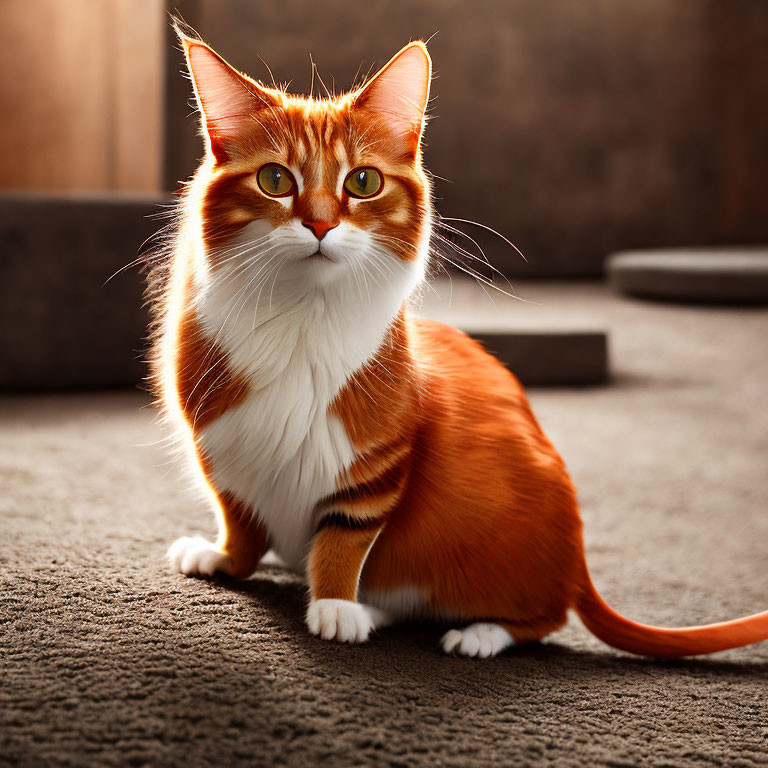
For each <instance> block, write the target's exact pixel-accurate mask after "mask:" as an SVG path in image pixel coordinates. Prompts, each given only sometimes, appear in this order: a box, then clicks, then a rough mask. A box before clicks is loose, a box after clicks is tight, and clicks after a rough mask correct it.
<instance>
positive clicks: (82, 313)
mask: <svg viewBox="0 0 768 768" xmlns="http://www.w3.org/2000/svg"><path fill="white" fill-rule="evenodd" d="M166 202H168V200H167V198H154V197H151V198H150V197H147V198H136V197H124V196H120V195H104V196H94V197H88V196H67V197H62V196H56V197H51V196H38V195H22V194H15V195H9V194H6V195H2V196H0V389H5V390H14V389H15V390H22V389H23V390H66V389H82V388H103V387H118V386H131V385H135V384H137V383H138V382H140V381H141V380H142V378H143V377H144V376H145V375H146V366H145V365H144V363H143V362H142V361H141V352H140V351H141V349H142V348H143V346H144V342H143V339H144V336H145V332H146V326H147V321H148V316H147V313H146V311H145V310H144V309H143V308H142V292H143V287H144V285H143V277H142V275H141V274H140V273H139V272H138V271H137V269H135V268H134V269H127V270H125V271H123V272H121V273H120V274H118V275H117V276H116V277H115V278H114V279H112V280H110V281H109V282H107V283H106V285H105V281H107V280H108V278H109V277H110V276H111V275H113V274H114V273H115V272H117V271H118V270H120V269H121V268H122V267H124V266H125V265H127V264H130V263H131V262H132V261H133V260H134V259H135V258H136V254H137V251H138V250H139V247H140V246H141V244H142V243H143V242H144V241H145V240H146V239H147V238H148V237H150V236H151V235H152V234H153V233H154V232H155V231H156V230H157V229H158V228H159V227H160V226H161V224H162V223H163V222H162V221H158V220H157V218H155V216H156V214H157V213H158V211H159V210H161V209H160V208H159V205H160V204H163V203H166ZM541 309H542V308H541V307H538V306H537V305H535V304H532V303H526V302H516V301H513V300H511V299H507V297H504V296H503V295H501V294H499V295H498V297H497V298H496V299H493V300H490V299H489V297H488V296H486V294H485V293H483V290H482V287H481V286H479V285H477V284H476V283H474V282H473V281H471V280H469V279H467V278H461V277H455V278H453V279H452V284H448V283H446V282H445V281H444V280H437V281H435V282H434V284H433V285H432V287H430V288H429V289H426V291H425V297H424V301H423V302H422V311H423V312H424V313H425V314H428V315H430V316H433V317H436V318H437V319H442V320H444V321H446V322H448V323H450V324H452V325H456V326H458V327H460V328H462V329H463V330H465V331H467V332H468V333H470V335H472V336H474V337H475V338H477V339H479V340H480V341H482V342H483V343H484V344H485V345H486V346H487V347H488V349H489V350H491V351H492V352H494V353H495V354H497V355H498V356H499V358H500V359H501V360H502V361H503V362H504V363H505V364H507V365H508V366H509V367H510V368H511V369H512V371H513V372H514V373H515V374H517V376H518V377H519V378H520V379H521V380H522V381H523V382H524V383H526V384H532V385H539V384H547V385H553V384H554V385H557V384H562V385H570V384H592V383H599V382H602V381H604V380H605V379H606V378H607V370H608V365H607V351H606V336H605V333H603V332H602V331H601V330H600V329H598V328H593V327H590V326H589V325H588V324H585V323H584V322H573V321H568V322H566V321H564V320H563V319H562V318H561V317H560V314H559V312H558V307H557V306H555V307H551V308H549V310H548V311H546V312H544V313H542V312H541V311H538V312H537V311H536V310H541Z"/></svg>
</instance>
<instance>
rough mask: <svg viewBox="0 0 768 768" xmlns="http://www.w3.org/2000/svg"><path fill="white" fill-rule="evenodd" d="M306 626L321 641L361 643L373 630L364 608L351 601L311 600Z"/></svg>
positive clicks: (369, 615)
mask: <svg viewBox="0 0 768 768" xmlns="http://www.w3.org/2000/svg"><path fill="white" fill-rule="evenodd" d="M307 626H308V627H309V631H310V632H311V633H312V634H313V635H320V637H322V638H323V640H338V641H339V642H342V643H363V642H365V641H366V640H367V639H368V635H369V634H370V633H371V630H372V629H373V620H372V618H371V614H370V613H369V612H368V609H367V608H366V606H364V605H361V604H360V603H353V602H352V601H351V600H312V602H311V603H310V604H309V608H308V609H307Z"/></svg>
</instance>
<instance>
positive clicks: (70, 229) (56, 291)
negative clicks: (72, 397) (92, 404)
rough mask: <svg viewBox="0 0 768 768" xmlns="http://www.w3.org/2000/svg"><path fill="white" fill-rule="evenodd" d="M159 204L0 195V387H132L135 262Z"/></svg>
mask: <svg viewBox="0 0 768 768" xmlns="http://www.w3.org/2000/svg"><path fill="white" fill-rule="evenodd" d="M166 200H167V199H166V198H154V197H153V198H149V197H146V198H136V197H124V196H121V195H111V194H110V195H98V196H90V197H85V196H72V197H70V196H68V197H59V196H57V197H50V196H45V197H42V196H37V195H21V194H14V195H2V196H0V388H3V389H41V390H46V389H47V390H53V389H75V388H98V387H111V386H124V385H127V384H135V383H137V382H138V381H140V380H141V378H142V377H143V376H144V374H145V372H146V367H145V366H144V364H143V363H142V362H141V360H140V357H141V355H140V350H141V349H142V346H143V337H144V334H145V332H146V326H147V314H146V312H145V311H144V310H143V309H142V293H143V289H144V280H143V276H142V275H141V274H140V273H139V271H138V270H137V269H136V268H133V269H128V270H126V271H124V272H122V273H121V274H119V275H117V276H116V277H115V278H114V279H112V280H111V281H109V282H108V283H107V284H106V285H105V284H104V283H105V281H107V280H108V278H109V277H110V275H112V274H114V273H115V272H116V271H117V270H119V269H120V268H121V267H123V266H125V265H126V264H129V263H130V262H132V261H133V260H134V259H136V256H137V252H138V250H139V248H140V246H141V244H142V243H143V242H144V241H145V240H146V239H147V238H148V237H149V236H151V235H152V233H153V232H155V231H156V230H157V229H158V228H159V226H160V223H159V222H158V221H157V220H155V219H154V218H150V217H151V216H152V215H153V214H156V213H157V212H158V211H159V208H158V204H159V203H162V202H166Z"/></svg>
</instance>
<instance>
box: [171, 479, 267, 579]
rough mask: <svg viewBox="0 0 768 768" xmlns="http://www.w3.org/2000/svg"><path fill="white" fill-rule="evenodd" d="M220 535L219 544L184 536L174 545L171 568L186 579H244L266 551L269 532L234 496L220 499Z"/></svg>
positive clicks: (254, 568) (217, 541)
mask: <svg viewBox="0 0 768 768" xmlns="http://www.w3.org/2000/svg"><path fill="white" fill-rule="evenodd" d="M218 502H219V506H220V509H219V510H218V512H219V514H218V515H217V517H218V523H219V535H218V538H217V540H216V542H215V543H214V542H211V541H208V540H207V539H204V538H203V537H202V536H182V537H181V538H180V539H176V541H174V542H173V544H171V547H170V549H169V550H168V559H169V560H170V562H171V566H172V567H173V568H174V569H175V570H177V571H179V572H180V573H183V574H184V575H185V576H203V577H206V576H207V577H211V576H214V575H216V574H223V575H226V576H232V577H233V578H236V579H245V578H247V577H248V576H250V575H251V574H252V573H253V572H254V571H255V570H256V566H258V564H259V561H260V560H261V557H262V555H263V554H264V553H265V552H266V550H267V532H266V530H265V528H264V526H263V525H262V524H261V522H260V521H259V520H258V519H257V518H256V517H255V516H254V515H253V514H252V512H251V510H250V509H249V508H248V507H247V506H246V505H244V504H243V503H242V502H240V501H238V500H237V499H236V498H235V497H234V496H233V495H232V494H229V493H223V494H220V495H219V497H218Z"/></svg>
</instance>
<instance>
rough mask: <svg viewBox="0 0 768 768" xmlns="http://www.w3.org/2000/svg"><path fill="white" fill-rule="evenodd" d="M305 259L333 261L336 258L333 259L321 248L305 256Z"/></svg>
mask: <svg viewBox="0 0 768 768" xmlns="http://www.w3.org/2000/svg"><path fill="white" fill-rule="evenodd" d="M304 261H327V262H332V261H334V259H332V258H331V257H330V256H327V255H326V254H324V253H323V252H322V251H321V250H320V249H319V248H318V249H317V250H316V251H315V252H314V253H310V254H309V256H307V257H305V258H304Z"/></svg>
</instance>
